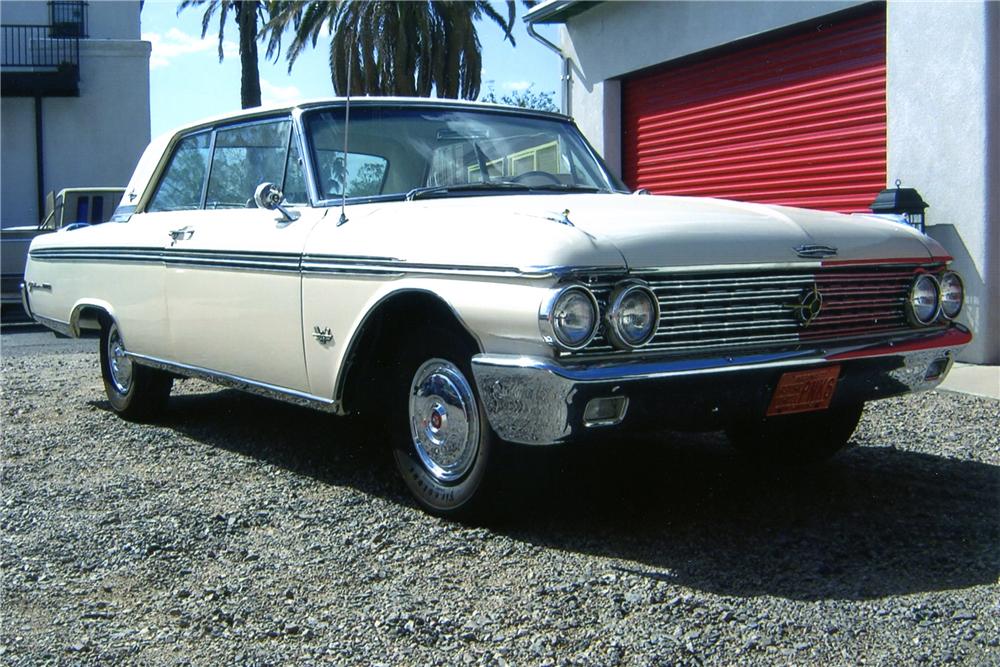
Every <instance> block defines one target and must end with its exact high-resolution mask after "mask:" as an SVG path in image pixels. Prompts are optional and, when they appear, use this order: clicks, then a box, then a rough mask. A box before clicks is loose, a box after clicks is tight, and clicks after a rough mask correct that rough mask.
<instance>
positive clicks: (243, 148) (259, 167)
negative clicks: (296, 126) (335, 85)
mask: <svg viewBox="0 0 1000 667" xmlns="http://www.w3.org/2000/svg"><path fill="white" fill-rule="evenodd" d="M291 130H292V124H291V121H288V120H282V121H279V122H270V123H255V124H253V125H242V126H239V127H233V128H227V129H221V130H218V131H216V133H215V152H214V153H213V154H212V171H211V173H210V175H209V177H208V192H207V195H206V197H205V208H244V207H246V206H253V205H254V204H253V195H254V190H256V189H257V186H258V185H260V184H261V183H264V182H265V181H267V182H270V183H274V184H276V185H277V186H278V187H281V183H282V181H284V176H285V170H286V160H287V157H288V139H289V133H290V132H291ZM302 189H303V190H304V189H305V188H302Z"/></svg>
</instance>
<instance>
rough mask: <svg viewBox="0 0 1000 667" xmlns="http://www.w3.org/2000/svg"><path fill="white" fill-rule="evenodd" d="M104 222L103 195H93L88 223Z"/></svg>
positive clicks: (97, 223)
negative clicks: (92, 204)
mask: <svg viewBox="0 0 1000 667" xmlns="http://www.w3.org/2000/svg"><path fill="white" fill-rule="evenodd" d="M102 222H104V197H102V196H100V195H98V196H96V197H94V207H93V208H92V209H90V224H92V225H99V224H101V223H102Z"/></svg>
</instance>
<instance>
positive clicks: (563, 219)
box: [545, 209, 576, 227]
mask: <svg viewBox="0 0 1000 667" xmlns="http://www.w3.org/2000/svg"><path fill="white" fill-rule="evenodd" d="M545 217H546V219H548V220H551V221H552V222H558V223H559V224H560V225H569V226H570V227H576V225H574V224H573V223H572V222H571V221H570V219H569V209H566V210H565V211H563V212H562V213H560V214H558V215H556V214H554V213H553V214H552V215H547V216H545Z"/></svg>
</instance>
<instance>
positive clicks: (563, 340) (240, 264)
mask: <svg viewBox="0 0 1000 667" xmlns="http://www.w3.org/2000/svg"><path fill="white" fill-rule="evenodd" d="M346 106H347V105H346V104H345V101H344V100H328V101H323V102H316V103H309V104H302V105H299V106H293V107H290V108H289V107H283V108H271V109H254V110H249V111H244V112H241V113H236V114H232V115H228V116H225V117H220V118H215V119H212V120H209V121H205V122H202V123H198V124H196V125H191V126H190V127H186V128H183V129H181V130H179V131H177V132H174V133H172V134H170V135H168V136H165V137H162V138H160V139H158V140H156V141H154V142H153V143H152V144H151V145H150V146H149V148H148V149H147V150H146V152H145V154H144V155H143V157H142V159H141V161H140V163H139V165H138V167H137V169H136V172H135V174H134V176H133V177H132V180H131V182H130V183H129V185H128V188H127V189H126V193H125V195H124V197H123V199H122V202H121V205H120V206H119V207H118V210H117V211H116V214H115V216H114V218H113V220H114V222H112V223H109V224H105V225H100V226H95V227H88V228H83V229H75V230H73V231H68V232H63V233H57V234H49V235H46V236H42V237H39V238H37V239H35V241H34V242H33V243H32V245H31V250H30V259H29V262H28V266H27V269H26V272H25V283H24V287H23V290H22V292H23V298H24V305H25V308H26V309H27V310H28V312H30V313H31V315H32V316H33V317H34V319H35V320H37V321H38V322H41V323H42V324H45V325H47V326H49V327H50V328H52V329H54V330H56V331H58V332H61V333H64V334H68V335H71V336H79V335H81V332H84V331H85V330H94V331H99V332H100V340H101V342H100V353H101V368H102V372H103V376H104V384H105V387H106V390H107V396H108V400H109V402H110V404H111V406H112V408H113V409H114V410H115V411H116V412H118V413H119V414H121V415H122V416H123V417H126V418H129V419H144V418H148V417H150V416H152V415H154V414H155V413H156V412H158V411H160V410H162V409H164V407H165V406H167V403H168V395H169V393H170V389H171V383H172V381H173V380H174V379H175V378H178V377H200V378H206V379H208V380H212V381H216V382H218V383H221V384H226V385H230V386H235V387H239V388H242V389H245V390H247V391H252V392H257V393H261V394H265V395H267V396H272V397H275V398H279V399H283V400H286V401H291V402H294V403H298V404H301V405H306V406H310V407H314V408H318V409H320V410H326V411H330V412H333V413H336V414H341V415H343V414H348V413H353V412H362V413H368V414H371V415H374V416H375V417H376V418H377V419H378V420H379V421H380V422H381V423H383V424H385V425H386V427H387V429H388V431H389V434H390V436H391V437H390V438H389V441H390V442H391V443H392V447H393V448H394V454H395V459H396V462H397V463H398V467H399V470H400V473H401V474H402V478H403V479H404V480H405V482H406V484H407V486H408V487H409V488H410V490H411V491H412V492H413V495H414V496H415V497H416V499H417V500H418V501H419V502H420V503H421V504H422V505H423V506H424V507H425V508H427V509H429V510H430V511H433V512H436V513H439V514H442V515H446V516H463V515H464V516H468V515H471V514H474V513H476V512H478V511H481V510H484V509H488V508H489V506H490V503H491V502H494V501H495V500H496V499H495V498H494V499H493V500H492V501H491V496H492V494H493V492H494V491H495V489H496V488H498V485H497V483H498V482H499V481H500V480H498V479H497V478H498V477H501V476H502V474H501V468H500V461H501V460H508V459H516V458H517V454H518V452H519V451H523V450H522V449H521V447H520V446H521V445H552V444H556V443H565V442H570V441H577V440H580V439H582V438H585V437H592V436H602V435H606V434H611V433H616V432H619V431H622V430H625V429H640V428H641V429H648V428H671V429H685V428H691V429H704V428H717V429H726V430H727V431H728V433H729V435H730V439H731V440H732V442H733V443H734V444H735V445H737V446H738V447H740V448H741V449H743V450H744V451H746V452H747V453H748V454H749V455H751V456H756V457H764V458H769V459H772V460H779V461H790V460H797V461H806V460H816V459H819V458H823V457H826V456H829V455H831V454H832V453H834V452H836V451H837V450H839V449H840V448H842V447H843V446H844V445H845V444H846V443H847V441H848V439H849V437H850V435H851V433H852V432H853V430H854V428H855V426H856V425H857V423H858V420H859V418H860V414H861V408H862V405H863V404H864V402H865V401H869V400H873V399H877V398H882V397H886V396H893V395H897V394H902V393H905V392H911V391H917V390H921V389H928V388H931V387H934V386H935V385H937V384H938V383H939V382H940V381H941V380H942V379H943V378H944V376H945V375H946V374H947V372H948V370H949V368H950V366H951V363H952V360H953V359H954V358H955V355H956V353H957V352H958V351H959V350H960V349H961V348H962V347H963V346H964V345H966V344H967V343H968V342H969V341H970V340H971V337H972V336H971V333H970V332H969V330H968V329H966V328H965V327H963V326H962V325H960V324H958V323H957V322H955V318H956V316H957V315H958V314H959V311H960V310H961V308H962V301H963V287H962V281H961V279H960V278H959V277H958V275H956V274H955V273H954V272H952V271H950V270H949V269H948V263H949V261H950V259H951V258H950V257H948V255H947V253H946V251H945V250H944V249H943V248H942V247H941V246H940V245H938V244H937V243H936V242H935V241H933V240H932V239H930V238H928V237H926V236H924V235H922V234H920V233H919V232H917V231H915V230H913V229H911V228H908V227H905V226H903V225H898V224H894V223H892V222H886V221H883V220H879V219H878V218H876V217H869V216H856V215H855V216H847V215H840V214H836V213H826V212H819V211H811V210H803V209H794V208H785V207H781V206H771V205H762V204H747V203H740V202H735V201H724V200H713V199H700V198H693V197H669V196H650V195H645V194H633V193H630V192H629V191H628V190H627V189H626V188H625V186H624V185H622V183H621V182H620V181H619V180H618V179H617V178H615V177H614V176H613V175H612V174H611V173H610V172H609V171H608V170H607V168H606V167H605V166H604V164H603V163H602V162H601V160H600V158H599V157H598V156H597V155H596V154H595V153H594V151H593V150H592V149H591V148H590V146H589V145H588V144H587V143H586V141H585V140H584V139H583V137H582V136H581V134H580V133H579V131H578V130H577V129H576V127H575V126H574V124H573V122H572V121H571V120H570V119H569V118H566V117H564V116H561V115H557V114H551V113H543V112H535V111H528V110H523V109H513V108H508V107H500V106H491V105H483V104H476V103H465V102H445V101H441V100H410V99H392V98H364V99H355V100H352V101H351V102H350V110H349V113H345V112H346ZM345 118H346V119H349V122H347V121H346V120H345ZM116 223H117V224H116ZM626 474H627V473H626Z"/></svg>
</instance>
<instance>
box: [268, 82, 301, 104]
mask: <svg viewBox="0 0 1000 667" xmlns="http://www.w3.org/2000/svg"><path fill="white" fill-rule="evenodd" d="M300 99H302V91H301V90H299V88H298V86H294V85H287V86H276V85H274V84H273V83H271V82H270V81H268V80H267V79H261V80H260V101H261V104H264V105H270V104H288V103H291V102H296V101H298V100H300Z"/></svg>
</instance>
